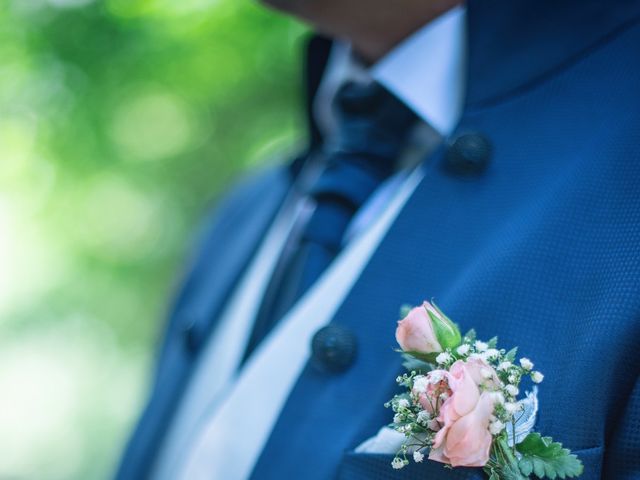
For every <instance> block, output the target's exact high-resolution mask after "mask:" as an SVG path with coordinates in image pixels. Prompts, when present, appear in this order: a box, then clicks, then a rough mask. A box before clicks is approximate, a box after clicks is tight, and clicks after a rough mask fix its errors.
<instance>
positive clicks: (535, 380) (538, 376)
mask: <svg viewBox="0 0 640 480" xmlns="http://www.w3.org/2000/svg"><path fill="white" fill-rule="evenodd" d="M531 380H532V381H533V383H540V382H542V380H544V375H543V374H542V373H540V372H533V373H532V374H531Z"/></svg>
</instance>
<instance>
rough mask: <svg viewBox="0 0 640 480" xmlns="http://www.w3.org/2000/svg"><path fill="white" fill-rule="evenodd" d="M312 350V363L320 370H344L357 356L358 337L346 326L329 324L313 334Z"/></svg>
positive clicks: (336, 371) (334, 371)
mask: <svg viewBox="0 0 640 480" xmlns="http://www.w3.org/2000/svg"><path fill="white" fill-rule="evenodd" d="M311 351H312V363H313V365H314V366H315V367H316V368H317V369H319V370H320V371H323V372H331V373H339V372H343V371H345V370H347V369H348V368H349V367H350V366H351V364H352V363H353V361H354V360H355V358H356V351H357V343H356V337H355V335H354V334H353V333H352V332H351V331H350V330H349V329H347V328H346V327H343V326H340V325H327V326H326V327H323V328H321V329H320V330H318V331H317V332H316V333H315V335H314V336H313V339H312V340H311Z"/></svg>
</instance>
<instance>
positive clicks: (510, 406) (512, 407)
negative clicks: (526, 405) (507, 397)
mask: <svg viewBox="0 0 640 480" xmlns="http://www.w3.org/2000/svg"><path fill="white" fill-rule="evenodd" d="M520 408H521V405H520V404H518V403H513V402H507V403H505V404H504V409H505V410H506V411H507V413H511V414H513V413H516V412H517V411H518V410H520Z"/></svg>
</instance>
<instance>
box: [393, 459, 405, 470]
mask: <svg viewBox="0 0 640 480" xmlns="http://www.w3.org/2000/svg"><path fill="white" fill-rule="evenodd" d="M391 466H392V467H393V468H394V469H396V470H400V469H401V468H403V467H404V460H402V459H401V458H400V457H396V458H394V459H393V461H392V462H391Z"/></svg>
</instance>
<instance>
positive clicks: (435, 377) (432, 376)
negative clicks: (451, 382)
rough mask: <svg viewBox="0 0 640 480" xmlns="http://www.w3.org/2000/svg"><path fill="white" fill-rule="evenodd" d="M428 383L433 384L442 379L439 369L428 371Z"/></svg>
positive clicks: (442, 375)
mask: <svg viewBox="0 0 640 480" xmlns="http://www.w3.org/2000/svg"><path fill="white" fill-rule="evenodd" d="M428 378H429V383H431V384H432V385H435V384H436V383H440V382H441V381H442V380H443V379H444V374H443V373H442V371H440V370H434V371H432V372H430V373H429V377H428Z"/></svg>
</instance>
